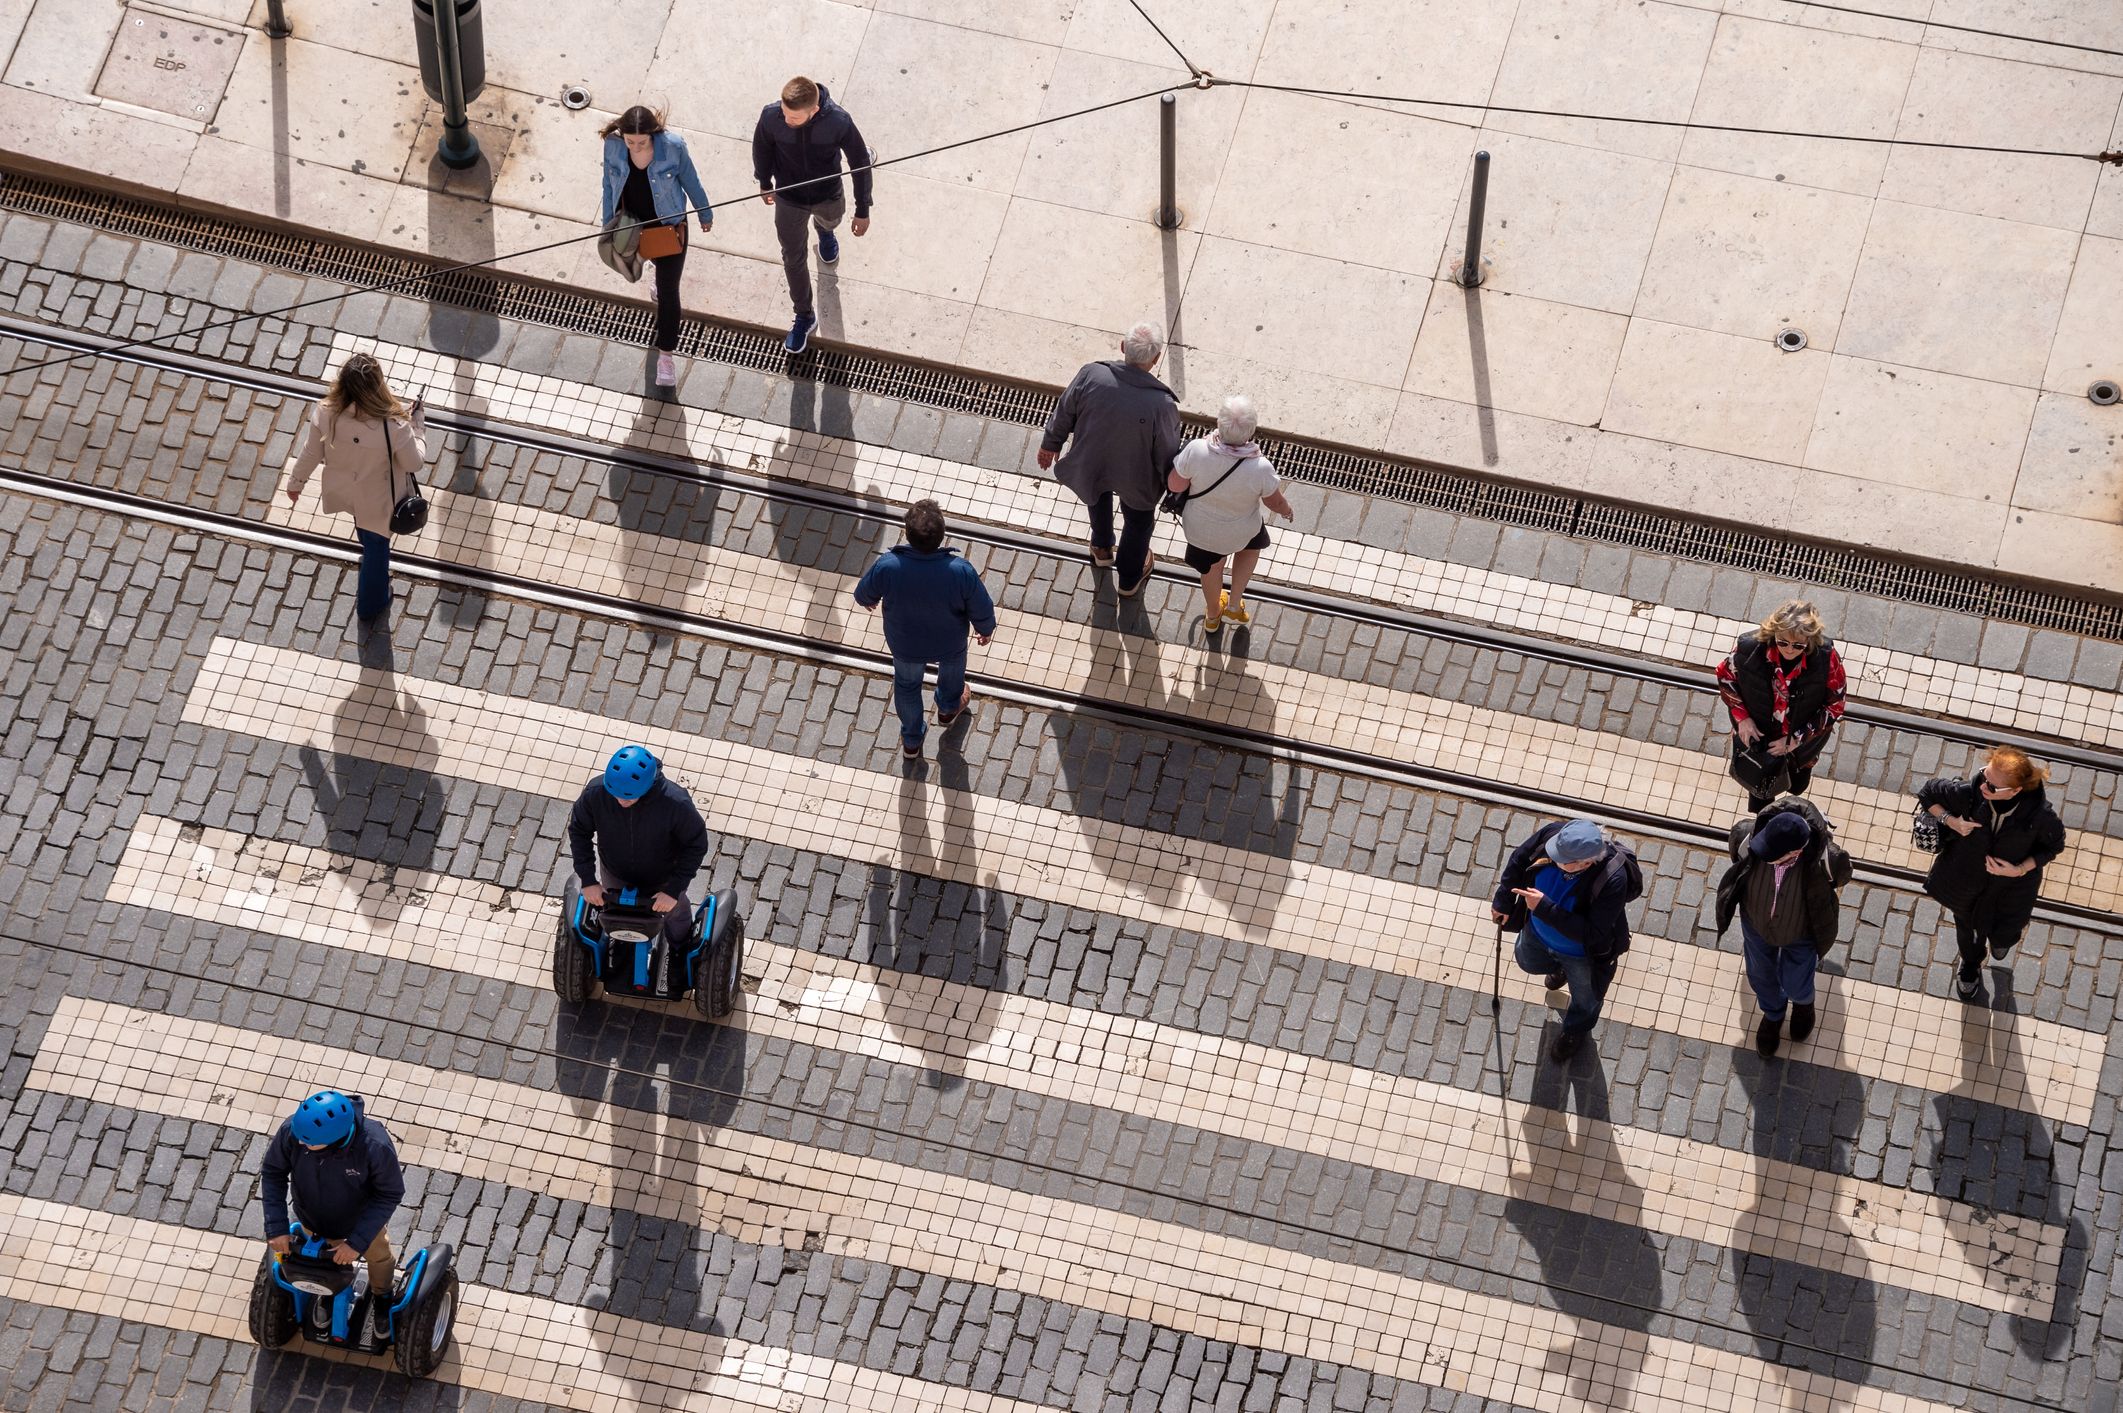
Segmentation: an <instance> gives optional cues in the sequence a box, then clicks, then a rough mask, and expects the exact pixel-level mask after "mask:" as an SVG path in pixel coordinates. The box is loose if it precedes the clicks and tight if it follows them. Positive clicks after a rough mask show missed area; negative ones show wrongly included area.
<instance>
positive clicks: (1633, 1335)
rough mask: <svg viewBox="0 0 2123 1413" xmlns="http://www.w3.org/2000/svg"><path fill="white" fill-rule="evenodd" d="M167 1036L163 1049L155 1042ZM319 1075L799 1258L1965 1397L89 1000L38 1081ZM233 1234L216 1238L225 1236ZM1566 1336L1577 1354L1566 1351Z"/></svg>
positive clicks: (1553, 1366)
mask: <svg viewBox="0 0 2123 1413" xmlns="http://www.w3.org/2000/svg"><path fill="white" fill-rule="evenodd" d="M69 1036H71V1037H72V1038H71V1039H68V1038H67V1037H69ZM158 1036H159V1037H160V1043H159V1044H158V1043H157V1042H156V1041H155V1040H152V1039H149V1040H143V1037H158ZM317 1075H332V1076H335V1077H337V1079H338V1082H339V1083H340V1084H342V1085H343V1086H345V1087H347V1088H349V1089H353V1090H356V1091H358V1092H361V1093H363V1094H365V1095H366V1096H367V1097H368V1098H369V1100H370V1101H371V1103H372V1104H373V1105H374V1109H375V1112H376V1113H377V1114H378V1116H379V1117H383V1118H384V1119H385V1121H386V1122H387V1123H388V1124H389V1125H390V1126H391V1128H392V1133H393V1136H394V1137H396V1138H397V1139H398V1141H399V1149H400V1153H401V1156H402V1157H404V1158H405V1159H406V1160H407V1161H409V1162H411V1163H414V1164H418V1165H421V1166H426V1167H432V1168H438V1169H441V1170H444V1171H450V1172H459V1173H466V1174H468V1175H472V1176H476V1177H480V1178H484V1179H489V1180H497V1181H501V1182H505V1183H507V1184H509V1185H510V1186H514V1187H521V1188H526V1189H529V1190H532V1191H536V1192H541V1193H545V1194H548V1195H551V1196H555V1197H558V1198H561V1199H562V1200H573V1201H580V1202H585V1203H592V1204H596V1205H602V1206H619V1207H638V1208H643V1209H647V1210H649V1212H650V1214H651V1215H657V1216H664V1217H673V1216H677V1217H679V1219H680V1220H684V1219H685V1217H684V1216H683V1215H681V1214H684V1213H686V1212H687V1211H688V1209H691V1210H693V1211H697V1212H698V1218H697V1220H698V1222H699V1223H700V1224H701V1225H705V1226H710V1227H714V1228H716V1229H718V1230H721V1231H724V1232H726V1233H728V1234H731V1235H734V1236H736V1237H737V1238H738V1239H739V1240H742V1241H746V1242H751V1243H755V1244H772V1245H780V1246H784V1247H787V1248H791V1249H798V1248H801V1247H803V1246H804V1245H805V1238H806V1235H807V1234H808V1236H809V1238H810V1244H811V1245H812V1246H815V1247H817V1248H818V1249H820V1250H822V1251H824V1252H826V1253H828V1254H830V1255H833V1256H838V1257H845V1258H852V1259H858V1260H866V1261H882V1262H888V1263H890V1264H892V1265H895V1266H900V1267H904V1268H909V1269H913V1270H917V1271H922V1272H925V1273H930V1274H934V1275H937V1276H941V1277H943V1278H945V1279H947V1280H962V1281H971V1282H976V1283H979V1284H983V1285H991V1286H998V1287H1001V1288H1004V1289H1013V1290H1019V1291H1022V1292H1024V1293H1027V1294H1032V1295H1038V1296H1042V1297H1044V1298H1047V1299H1050V1300H1056V1301H1062V1302H1066V1303H1068V1304H1072V1305H1077V1306H1081V1307H1087V1308H1090V1309H1094V1310H1098V1311H1101V1312H1103V1313H1107V1314H1113V1315H1120V1316H1125V1317H1129V1318H1135V1319H1148V1320H1151V1321H1153V1322H1155V1323H1157V1324H1159V1325H1162V1326H1165V1327H1168V1328H1172V1329H1176V1330H1179V1331H1182V1332H1184V1333H1191V1334H1196V1335H1199V1336H1201V1337H1202V1338H1204V1339H1212V1340H1218V1341H1226V1342H1235V1343H1239V1344H1243V1345H1247V1346H1250V1347H1254V1348H1261V1349H1270V1350H1276V1351H1280V1352H1282V1353H1285V1354H1288V1355H1290V1356H1293V1357H1299V1358H1309V1359H1314V1360H1319V1361H1323V1362H1330V1363H1335V1364H1342V1365H1350V1366H1355V1367H1358V1368H1362V1369H1365V1370H1367V1371H1370V1372H1372V1373H1375V1374H1382V1375H1385V1376H1387V1377H1390V1378H1394V1379H1399V1380H1403V1381H1410V1382H1416V1383H1423V1384H1430V1385H1433V1386H1440V1387H1448V1388H1454V1389H1459V1390H1464V1391H1466V1392H1469V1393H1473V1394H1475V1395H1476V1396H1478V1397H1482V1398H1489V1399H1497V1400H1501V1401H1506V1402H1509V1403H1513V1404H1516V1405H1518V1406H1520V1407H1522V1408H1528V1409H1538V1410H1544V1411H1545V1413H1565V1410H1570V1413H1575V1410H1577V1409H1579V1408H1581V1407H1582V1406H1583V1404H1584V1402H1585V1399H1584V1396H1583V1392H1582V1391H1583V1390H1584V1389H1586V1388H1588V1387H1589V1388H1593V1389H1611V1390H1614V1391H1615V1395H1616V1397H1617V1399H1618V1401H1621V1402H1622V1403H1624V1405H1625V1406H1628V1405H1630V1404H1632V1403H1641V1406H1647V1407H1648V1406H1658V1407H1661V1408H1670V1409H1677V1410H1678V1409H1691V1410H1703V1413H1732V1410H1743V1409H1759V1410H1772V1409H1774V1410H1783V1409H1786V1408H1789V1407H1792V1406H1798V1407H1807V1406H1813V1405H1816V1404H1819V1405H1821V1406H1835V1407H1851V1408H1861V1409H1872V1408H1880V1409H1890V1408H1891V1409H1897V1410H1910V1413H1917V1410H1927V1413H1928V1410H1930V1409H1933V1408H1943V1405H1934V1404H1930V1403H1927V1402H1925V1401H1923V1400H1918V1399H1911V1398H1907V1397H1904V1396H1901V1395H1895V1394H1891V1393H1888V1392H1886V1391H1883V1390H1880V1389H1877V1388H1874V1387H1871V1386H1868V1385H1858V1384H1851V1383H1849V1382H1848V1381H1843V1380H1837V1379H1832V1378H1829V1377H1827V1376H1823V1375H1816V1374H1812V1373H1808V1372H1805V1371H1801V1370H1795V1369H1789V1368H1785V1367H1783V1366H1780V1365H1776V1364H1772V1363H1769V1362H1766V1361H1764V1360H1761V1359H1757V1358H1753V1357H1750V1356H1746V1355H1741V1354H1737V1353H1732V1352H1728V1351H1724V1350H1719V1349H1714V1348H1711V1347H1709V1346H1706V1345H1701V1344H1696V1343H1692V1342H1689V1341H1684V1340H1677V1339H1674V1338H1672V1337H1670V1336H1664V1335H1654V1334H1647V1333H1643V1332H1639V1331H1633V1330H1629V1329H1624V1328H1620V1327H1611V1326H1606V1325H1602V1324H1600V1323H1598V1322H1595V1321H1590V1320H1580V1319H1577V1318H1574V1317H1572V1316H1570V1315H1566V1314H1563V1313H1562V1312H1559V1311H1555V1310H1550V1309H1546V1308H1543V1307H1538V1306H1532V1305H1522V1304H1517V1303H1514V1302H1511V1301H1508V1300H1503V1299H1499V1298H1496V1297H1492V1296H1486V1295H1482V1294H1478V1293H1474V1292H1468V1291H1462V1290H1458V1289H1455V1288H1453V1287H1450V1286H1445V1285H1440V1284H1437V1283H1435V1282H1430V1281H1424V1280H1419V1279H1412V1278H1409V1277H1405V1276H1400V1275H1396V1274H1392V1273H1389V1272H1385V1271H1379V1270H1375V1269H1372V1268H1370V1267H1366V1266H1360V1265H1353V1264H1350V1263H1346V1262H1336V1261H1331V1260H1325V1259H1322V1258H1318V1257H1312V1256H1307V1255H1304V1254H1301V1253H1298V1252H1293V1251H1289V1250H1285V1249H1283V1248H1280V1247H1275V1246H1269V1245H1264V1244H1261V1243H1256V1242H1249V1241H1244V1240H1240V1239H1237V1238H1233V1237H1229V1236H1224V1235H1221V1234H1216V1233H1209V1232H1203V1231H1199V1230H1196V1229H1194V1228H1190V1227H1184V1226H1180V1225H1177V1224H1174V1223H1166V1222H1157V1221H1152V1220H1148V1219H1145V1218H1139V1217H1135V1216H1131V1215H1128V1214H1125V1213H1120V1212H1115V1211H1111V1210H1109V1209H1105V1208H1100V1207H1093V1206H1088V1205H1085V1204H1082V1203H1075V1202H1067V1201H1058V1200H1054V1199H1051V1198H1042V1199H1040V1200H1037V1201H1033V1200H1030V1199H1028V1198H1027V1197H1026V1196H1025V1195H1024V1194H1021V1193H1018V1192H1016V1191H1014V1190H1013V1189H1010V1188H1005V1187H996V1186H993V1185H990V1184H987V1183H982V1182H978V1181H974V1180H971V1179H966V1178H959V1177H954V1176H951V1175H948V1174H942V1173H936V1172H930V1171H927V1170H923V1169H915V1168H907V1167H903V1166H901V1165H898V1164H895V1163H889V1162H884V1161H880V1160H877V1159H873V1158H862V1157H855V1156H852V1155H848V1154H837V1153H822V1152H818V1151H816V1150H812V1149H809V1148H805V1147H802V1146H799V1145H796V1144H793V1143H789V1142H786V1141H783V1140H779V1139H772V1138H766V1137H762V1136H758V1135H753V1134H747V1133H743V1132H738V1131H733V1130H728V1129H714V1128H710V1127H708V1126H705V1125H697V1124H694V1123H692V1122H691V1121H683V1120H681V1121H675V1123H674V1122H673V1121H669V1120H666V1119H665V1118H663V1116H661V1115H658V1114H653V1113H645V1112H642V1111H638V1110H631V1109H626V1108H621V1107H617V1106H613V1105H609V1104H606V1103H603V1102H601V1101H600V1102H596V1103H594V1104H592V1103H586V1102H585V1101H583V1100H580V1099H577V1098H573V1097H571V1096H566V1095H560V1094H555V1093H552V1092H550V1091H548V1090H544V1089H536V1088H531V1087H527V1086H521V1085H511V1084H505V1083H502V1082H499V1081H494V1080H487V1079H481V1078H479V1077H477V1076H473V1075H468V1074H463V1073H457V1072H452V1071H445V1070H435V1069H430V1068H428V1067H426V1066H423V1065H413V1064H405V1063H400V1062H394V1061H389V1060H385V1059H381V1058H378V1057H376V1056H372V1055H365V1054H362V1053H359V1052H355V1051H347V1050H336V1049H332V1048H330V1047H326V1046H320V1045H312V1044H307V1043H302V1042H295V1041H288V1040H284V1039H280V1038H278V1037H274V1036H269V1035H264V1034H260V1033H257V1032H249V1031H239V1030H236V1029H234V1028H232V1027H227V1026H222V1025H219V1024H216V1023H213V1022H203V1021H186V1020H181V1019H177V1018H174V1017H169V1016H165V1015H161V1014H158V1013H154V1012H145V1011H137V1010H131V1009H129V1008H125V1007H120V1006H112V1005H108V1004H105V1003H102V1002H97V1001H90V1000H83V999H80V998H75V997H68V998H66V999H65V1000H64V1001H62V1003H61V1006H60V1009H59V1010H58V1012H57V1013H56V1014H55V1015H54V1016H53V1018H52V1021H51V1024H50V1027H49V1029H48V1031H47V1037H46V1040H45V1042H44V1047H43V1048H42V1049H41V1050H40V1052H39V1057H38V1060H37V1063H36V1067H35V1069H34V1071H33V1073H32V1079H31V1083H32V1084H33V1085H35V1086H37V1087H41V1088H45V1089H48V1090H50V1091H52V1092H56V1093H64V1094H71V1095H75V1096H77V1097H81V1098H86V1099H90V1100H92V1101H93V1102H97V1103H105V1104H113V1105H121V1106H125V1107H128V1108H135V1109H143V1110H146V1111H149V1112H159V1113H164V1114H172V1115H175V1116H179V1117H185V1118H190V1119H196V1120H204V1121H209V1122H215V1123H223V1124H228V1125H232V1126H235V1127H238V1128H243V1129H248V1130H250V1131H252V1132H260V1133H263V1132H270V1131H271V1129H272V1128H273V1126H275V1125H277V1124H278V1123H279V1121H280V1119H281V1118H282V1117H284V1116H285V1114H286V1113H287V1111H288V1109H289V1108H290V1107H292V1105H293V1104H294V1103H295V1102H296V1100H297V1099H299V1098H300V1097H301V1095H302V1094H303V1093H304V1092H305V1091H306V1090H307V1089H308V1088H309V1087H310V1086H311V1084H312V1082H313V1077H314V1076H317ZM667 1126H669V1127H674V1128H676V1129H679V1130H681V1131H679V1132H665V1131H664V1130H665V1129H666V1127H667ZM520 1136H521V1137H520ZM760 1174H765V1176H761V1175H760ZM5 1211H6V1209H5V1208H0V1213H4V1212H5ZM40 1215H41V1214H40ZM19 1219H20V1217H19V1210H18V1213H17V1214H16V1215H15V1216H12V1217H0V1223H5V1224H4V1225H0V1250H4V1251H7V1252H8V1253H9V1255H10V1256H13V1255H14V1254H15V1250H16V1248H15V1241H14V1237H15V1225H14V1223H15V1222H16V1221H18V1220H19ZM223 1240H224V1239H221V1238H211V1239H210V1238H205V1237H195V1238H194V1241H195V1242H196V1243H197V1247H198V1248H202V1249H209V1250H210V1249H212V1247H211V1245H210V1243H211V1242H219V1241H223ZM232 1245H233V1246H234V1247H238V1248H241V1247H247V1254H248V1257H249V1261H248V1263H246V1264H255V1262H256V1260H257V1259H258V1258H257V1252H258V1245H257V1243H255V1242H252V1243H247V1244H246V1243H240V1242H238V1243H232ZM229 1256H235V1257H236V1259H237V1260H241V1259H242V1255H241V1254H239V1252H238V1251H237V1250H234V1249H231V1246H223V1247H222V1249H221V1250H219V1251H215V1252H214V1256H213V1264H214V1266H215V1267H216V1268H219V1266H220V1265H221V1262H222V1261H223V1260H224V1259H226V1258H227V1257H229ZM17 1259H19V1258H17ZM120 1259H122V1257H121V1258H120ZM24 1298H29V1299H36V1300H40V1301H45V1300H47V1297H46V1296H45V1295H44V1294H42V1293H30V1294H27V1295H26V1296H25V1297H24ZM468 1304H469V1302H468ZM1558 1348H1567V1350H1568V1354H1567V1356H1566V1357H1564V1358H1561V1359H1558V1358H1556V1357H1555V1351H1556V1350H1557V1349H1558Z"/></svg>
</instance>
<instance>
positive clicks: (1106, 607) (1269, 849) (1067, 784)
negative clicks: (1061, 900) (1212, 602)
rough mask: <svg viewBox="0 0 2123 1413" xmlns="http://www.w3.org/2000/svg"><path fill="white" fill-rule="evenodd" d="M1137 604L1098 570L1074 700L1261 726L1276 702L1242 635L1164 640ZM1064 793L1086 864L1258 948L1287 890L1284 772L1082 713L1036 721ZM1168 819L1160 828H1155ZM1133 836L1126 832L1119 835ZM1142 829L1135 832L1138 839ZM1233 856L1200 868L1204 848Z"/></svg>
mask: <svg viewBox="0 0 2123 1413" xmlns="http://www.w3.org/2000/svg"><path fill="white" fill-rule="evenodd" d="M1158 631H1159V625H1158V623H1157V622H1156V621H1155V620H1153V619H1152V618H1151V616H1150V614H1149V612H1148V610H1147V609H1146V608H1145V606H1144V603H1143V600H1142V599H1141V598H1135V599H1123V598H1120V597H1119V595H1118V594H1117V593H1116V592H1115V589H1114V583H1113V579H1112V576H1111V575H1109V574H1104V573H1101V574H1100V575H1099V576H1098V580H1097V583H1096V586H1095V588H1094V592H1093V598H1092V607H1091V619H1090V638H1089V642H1090V655H1089V669H1088V672H1087V676H1086V680H1085V682H1084V686H1083V695H1084V696H1085V697H1086V698H1088V699H1090V700H1092V701H1101V700H1102V701H1110V702H1115V703H1120V704H1125V705H1126V706H1128V707H1132V708H1135V709H1139V710H1149V711H1152V712H1161V713H1167V714H1169V715H1171V716H1172V717H1174V718H1176V719H1178V720H1180V721H1183V722H1186V723H1189V724H1193V725H1199V726H1202V727H1206V728H1208V729H1209V730H1210V731H1212V732H1214V730H1215V729H1216V727H1217V723H1218V722H1220V721H1229V722H1240V723H1255V724H1262V723H1265V724H1267V725H1271V726H1272V724H1273V722H1274V719H1275V702H1274V700H1273V699H1272V698H1271V697H1269V696H1268V694H1267V692H1266V690H1265V689H1264V688H1263V687H1262V685H1261V683H1260V680H1259V678H1258V677H1256V676H1255V675H1254V673H1253V671H1252V665H1251V662H1250V659H1249V657H1248V655H1247V654H1248V652H1249V651H1250V642H1249V641H1248V638H1247V635H1246V634H1244V633H1243V632H1238V631H1235V630H1231V629H1227V630H1225V633H1224V634H1223V637H1224V638H1225V639H1227V640H1228V641H1226V642H1224V643H1212V644H1209V645H1208V646H1206V647H1201V648H1193V647H1174V646H1172V645H1169V644H1167V643H1166V642H1162V641H1160V639H1159V637H1158ZM1049 730H1050V731H1051V732H1052V734H1053V737H1054V750H1055V757H1056V761H1057V764H1058V765H1059V768H1060V773H1061V777H1062V783H1063V786H1064V789H1065V792H1066V795H1067V800H1066V801H1065V802H1060V803H1058V804H1057V806H1056V807H1057V808H1063V809H1068V810H1072V811H1073V812H1074V813H1075V815H1076V817H1077V822H1078V825H1079V827H1080V828H1081V829H1082V830H1083V833H1084V843H1085V845H1086V847H1087V849H1088V850H1089V852H1090V854H1091V857H1092V860H1093V862H1094V865H1095V866H1096V867H1097V868H1098V869H1099V870H1100V871H1101V872H1102V873H1104V874H1105V875H1106V877H1107V879H1108V880H1109V882H1110V883H1111V884H1112V885H1113V886H1114V887H1115V888H1117V889H1119V890H1120V892H1121V893H1123V894H1125V895H1126V896H1127V897H1129V898H1131V899H1134V900H1136V901H1137V902H1138V903H1140V904H1142V905H1144V906H1147V907H1151V908H1159V909H1163V908H1172V907H1181V906H1188V905H1190V904H1191V905H1192V906H1195V907H1197V908H1199V909H1201V910H1202V911H1204V912H1206V913H1208V914H1210V916H1209V917H1207V918H1204V919H1202V921H1201V923H1200V924H1199V928H1198V930H1201V931H1204V932H1209V933H1213V934H1216V935H1219V936H1228V937H1231V938H1232V939H1234V940H1237V941H1247V942H1267V941H1270V940H1271V939H1272V937H1273V934H1274V931H1275V925H1276V918H1277V913H1278V911H1279V909H1280V907H1281V903H1282V900H1283V898H1284V897H1285V895H1287V893H1288V892H1289V889H1290V878H1291V867H1290V861H1291V857H1292V855H1293V854H1294V853H1295V851H1296V848H1297V842H1298V835H1299V828H1300V824H1301V821H1302V819H1303V813H1304V807H1305V791H1304V789H1303V787H1302V786H1301V785H1300V784H1299V783H1298V777H1297V776H1296V774H1295V771H1294V769H1293V768H1292V767H1290V766H1289V765H1287V764H1286V763H1283V762H1279V761H1274V760H1272V759H1270V758H1268V757H1265V756H1263V755H1261V754H1260V753H1258V752H1251V751H1240V750H1237V749H1232V748H1224V749H1219V748H1217V747H1215V746H1213V745H1206V744H1199V743H1196V742H1195V741H1192V740H1190V739H1188V738H1185V737H1179V738H1169V737H1160V736H1159V735H1158V734H1157V732H1156V728H1154V727H1151V728H1147V729H1145V728H1129V729H1126V730H1123V729H1122V728H1121V727H1118V726H1116V725H1115V724H1114V723H1113V722H1112V721H1110V720H1108V719H1107V718H1106V717H1105V716H1103V715H1102V714H1100V713H1098V712H1096V711H1092V710H1078V711H1068V710H1063V711H1057V712H1055V713H1053V714H1052V715H1051V716H1050V717H1049ZM1168 825H1169V828H1168V827H1166V826H1168ZM1129 831H1133V832H1135V833H1136V834H1137V835H1138V836H1139V837H1138V838H1137V839H1125V838H1124V837H1123V836H1124V834H1125V833H1127V832H1129ZM1140 836H1147V837H1140ZM1219 846H1221V848H1224V849H1230V850H1240V851H1244V852H1243V853H1241V854H1239V855H1237V856H1236V857H1233V858H1230V859H1229V860H1228V861H1227V863H1228V866H1227V867H1210V868H1205V867H1203V862H1204V857H1205V855H1206V854H1207V853H1208V852H1209V850H1210V849H1212V848H1217V847H1219Z"/></svg>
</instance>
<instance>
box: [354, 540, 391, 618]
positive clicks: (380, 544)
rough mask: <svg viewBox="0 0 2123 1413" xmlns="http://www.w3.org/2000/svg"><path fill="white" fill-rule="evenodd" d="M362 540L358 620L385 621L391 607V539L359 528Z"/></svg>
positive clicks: (357, 583)
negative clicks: (385, 615) (384, 618)
mask: <svg viewBox="0 0 2123 1413" xmlns="http://www.w3.org/2000/svg"><path fill="white" fill-rule="evenodd" d="M354 537H355V538H356V539H358V540H360V541H361V574H360V577H358V578H357V579H355V581H354V614H355V616H356V617H357V618H381V617H382V616H383V611H384V610H385V609H387V608H389V607H390V606H391V537H390V536H389V535H374V534H370V533H369V532H368V531H367V530H361V529H357V530H355V531H354Z"/></svg>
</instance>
